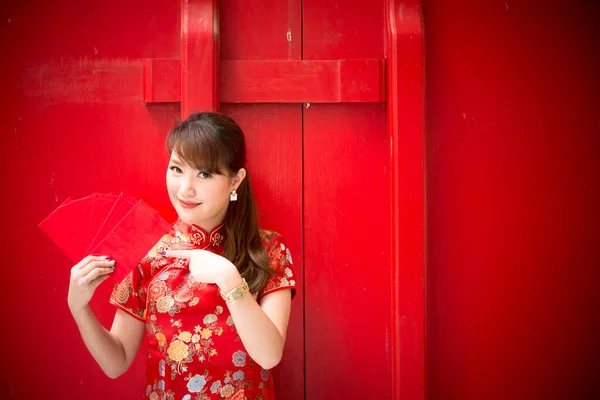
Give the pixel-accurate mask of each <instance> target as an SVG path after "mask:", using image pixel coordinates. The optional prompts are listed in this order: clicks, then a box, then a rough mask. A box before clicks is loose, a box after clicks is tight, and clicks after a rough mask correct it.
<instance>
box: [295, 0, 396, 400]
mask: <svg viewBox="0 0 600 400" xmlns="http://www.w3.org/2000/svg"><path fill="white" fill-rule="evenodd" d="M303 5H304V10H303V11H304V12H303V16H304V18H303V21H304V25H303V32H304V42H303V48H304V58H305V59H306V60H315V59H317V60H319V59H334V60H335V59H349V58H355V59H364V58H374V59H382V58H383V55H384V54H383V37H384V32H385V26H384V23H383V21H384V15H385V12H384V2H383V1H375V2H374V1H366V0H362V1H353V2H343V3H342V2H338V1H334V0H319V1H316V0H305V1H304V2H303ZM385 121H386V109H385V105H384V104H377V103H371V104H368V103H357V104H310V106H308V105H307V106H306V107H305V110H304V201H305V204H304V220H305V247H304V248H305V293H306V309H305V313H306V322H305V324H306V342H305V346H306V398H307V399H357V398H364V399H388V398H390V397H391V389H392V382H391V379H392V377H391V354H390V351H389V346H390V336H391V332H390V325H389V321H390V251H389V248H390V234H389V229H390V222H389V218H390V214H389V209H390V193H389V178H388V177H387V176H386V174H387V171H388V169H389V159H390V157H389V143H388V138H387V132H386V122H385Z"/></svg>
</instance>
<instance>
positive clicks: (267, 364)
mask: <svg viewBox="0 0 600 400" xmlns="http://www.w3.org/2000/svg"><path fill="white" fill-rule="evenodd" d="M241 283H242V278H241V277H240V275H239V273H238V272H237V269H235V270H231V272H230V273H229V274H228V275H227V276H226V277H225V279H224V281H223V283H221V284H220V285H219V286H220V287H222V288H224V289H222V290H223V291H224V292H228V291H229V290H232V289H233V288H235V287H236V286H238V285H239V284H241ZM291 301H292V291H291V290H290V289H283V290H279V291H277V292H273V293H269V294H267V295H265V296H264V297H262V298H261V300H260V303H258V302H257V301H256V300H255V299H254V297H252V295H250V294H249V293H247V294H245V295H244V296H243V297H242V298H241V299H239V300H236V301H235V302H233V303H230V304H228V307H229V311H230V313H231V317H232V318H233V322H234V324H235V328H236V330H237V332H238V334H239V336H240V339H241V340H242V343H243V344H244V347H245V348H246V350H247V351H248V354H249V355H250V357H252V359H253V360H254V361H256V362H257V363H258V364H259V365H260V366H261V367H263V368H264V369H271V368H273V367H275V366H276V365H277V364H279V362H280V361H281V356H282V354H283V346H284V344H285V337H286V332H287V325H288V321H289V318H290V308H291Z"/></svg>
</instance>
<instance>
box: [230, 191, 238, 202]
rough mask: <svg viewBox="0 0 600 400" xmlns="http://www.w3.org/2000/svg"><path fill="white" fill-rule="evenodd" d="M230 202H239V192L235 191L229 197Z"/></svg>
mask: <svg viewBox="0 0 600 400" xmlns="http://www.w3.org/2000/svg"><path fill="white" fill-rule="evenodd" d="M229 201H237V192H236V190H235V189H233V192H231V194H230V195H229Z"/></svg>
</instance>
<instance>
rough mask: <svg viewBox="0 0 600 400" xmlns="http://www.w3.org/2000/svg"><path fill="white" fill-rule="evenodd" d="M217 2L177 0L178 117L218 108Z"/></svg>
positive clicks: (209, 0) (210, 0)
mask: <svg viewBox="0 0 600 400" xmlns="http://www.w3.org/2000/svg"><path fill="white" fill-rule="evenodd" d="M218 3H219V2H218V1H217V0H181V117H182V118H187V116H188V115H189V114H191V113H193V112H196V111H218V109H219V100H218V93H217V90H218V85H217V82H218V62H219V52H218V49H219V44H218V39H217V38H218V34H216V33H218V29H219V28H218V20H219V19H218Z"/></svg>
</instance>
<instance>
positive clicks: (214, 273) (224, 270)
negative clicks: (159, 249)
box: [164, 250, 241, 290]
mask: <svg viewBox="0 0 600 400" xmlns="http://www.w3.org/2000/svg"><path fill="white" fill-rule="evenodd" d="M164 256H165V257H172V258H182V259H186V260H189V263H190V267H189V268H190V274H191V276H192V278H193V279H194V280H195V281H197V282H202V283H214V284H216V285H218V286H219V288H221V290H223V287H225V286H228V282H231V281H233V280H239V281H241V277H240V274H239V272H238V270H237V268H236V267H235V265H233V263H231V261H229V260H228V259H226V258H225V257H223V256H220V255H218V254H215V253H212V252H210V251H207V250H166V251H165V254H164Z"/></svg>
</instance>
